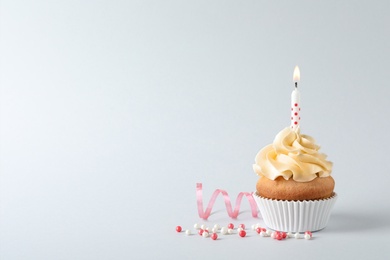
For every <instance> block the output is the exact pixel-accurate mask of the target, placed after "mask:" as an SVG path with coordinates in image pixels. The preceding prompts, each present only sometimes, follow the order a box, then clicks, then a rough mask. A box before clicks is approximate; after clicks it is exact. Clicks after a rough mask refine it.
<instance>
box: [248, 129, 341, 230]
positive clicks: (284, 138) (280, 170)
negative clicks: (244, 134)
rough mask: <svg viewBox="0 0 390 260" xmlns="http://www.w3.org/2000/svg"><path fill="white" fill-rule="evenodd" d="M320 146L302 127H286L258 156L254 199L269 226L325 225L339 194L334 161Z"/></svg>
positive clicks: (312, 227) (306, 227)
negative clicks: (333, 175) (301, 129)
mask: <svg viewBox="0 0 390 260" xmlns="http://www.w3.org/2000/svg"><path fill="white" fill-rule="evenodd" d="M319 149H320V146H318V145H317V144H316V143H315V140H314V139H313V138H312V137H310V136H308V135H303V134H300V129H299V127H297V128H285V129H283V130H282V131H280V132H279V133H278V134H277V135H276V137H275V140H274V142H273V143H272V144H270V145H267V146H266V147H264V148H263V149H261V150H260V151H259V153H258V154H257V155H256V158H255V164H254V165H253V169H254V171H255V173H256V174H257V175H258V176H259V180H258V182H257V184H256V193H255V194H254V198H255V200H256V202H257V205H258V207H259V209H260V212H261V215H262V217H263V219H264V222H265V224H266V225H267V226H268V227H269V228H271V229H274V230H278V231H285V232H305V231H318V230H321V229H323V228H325V227H326V225H327V223H328V220H329V216H330V212H331V209H332V207H333V205H334V203H335V201H336V199H337V195H336V193H334V186H335V182H334V179H333V178H332V176H331V172H332V166H333V164H332V162H330V161H328V160H327V156H326V155H325V154H323V153H320V152H319Z"/></svg>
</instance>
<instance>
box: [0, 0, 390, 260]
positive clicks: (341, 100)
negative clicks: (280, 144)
mask: <svg viewBox="0 0 390 260" xmlns="http://www.w3.org/2000/svg"><path fill="white" fill-rule="evenodd" d="M389 12H390V2H389V1H333V0H331V1H316V2H313V1H219V0H218V1H119V0H110V1H106V0H102V1H43V0H37V1H18V0H13V1H8V0H4V1H1V2H0V259H1V260H16V259H17V260H19V259H39V260H44V259H72V260H75V259H77V260H78V259H94V260H98V259H234V258H245V259H282V258H285V259H286V258H293V257H294V258H297V259H298V258H299V259H389V258H390V246H389V242H390V238H389V237H390V222H389V219H390V203H389V201H388V200H389V197H390V192H389V184H390V177H389V176H390V174H389V173H388V171H389V170H388V169H389V162H390V160H389V152H388V151H389V147H390V141H389V129H390V127H389V126H390V123H389V118H390V102H389V96H390V84H389V82H390V76H389V75H390V74H389V71H390V49H389V46H390V31H389V29H388V25H389V24H390V18H389V15H388V14H389ZM295 65H299V66H300V69H301V82H300V85H299V89H300V91H301V100H302V102H301V104H302V105H301V107H302V120H301V132H302V133H304V134H309V135H311V136H313V137H314V138H316V140H317V142H318V143H319V144H320V145H321V151H322V152H324V153H326V154H327V155H328V158H329V160H331V161H332V162H333V163H334V168H333V172H332V176H333V177H334V179H335V180H336V189H335V190H336V192H337V193H338V194H339V199H338V201H337V203H336V205H335V207H334V209H333V213H332V216H331V218H330V221H329V223H328V226H327V228H325V229H324V230H322V231H320V232H317V233H315V234H314V238H313V239H312V240H308V241H307V240H295V239H289V240H283V241H276V240H273V239H270V238H262V237H259V236H257V235H255V234H254V232H253V231H248V236H247V237H245V238H240V237H238V236H237V235H234V234H233V235H230V236H220V238H219V239H218V240H216V241H212V240H211V239H209V238H204V239H203V238H201V237H199V236H198V235H195V234H194V235H192V236H188V237H187V236H185V234H184V233H176V232H175V227H176V226H177V225H181V226H183V228H185V229H187V228H192V226H193V225H194V223H201V224H205V225H208V226H211V225H213V224H215V223H218V224H220V225H227V223H229V222H233V223H235V224H240V223H244V224H246V225H247V226H250V225H252V224H254V223H257V222H259V223H261V224H263V222H262V220H261V219H260V218H258V219H255V218H253V217H252V216H251V213H250V207H249V204H248V202H247V201H246V199H245V198H244V199H243V204H242V207H241V213H240V215H239V216H238V219H236V220H232V219H230V218H229V217H228V215H227V213H226V211H225V206H224V203H223V200H222V198H221V197H220V198H218V199H217V202H216V205H215V208H214V209H213V213H212V215H211V216H210V217H209V219H208V221H203V220H201V219H200V218H199V216H198V214H197V208H196V197H195V185H196V183H197V182H202V183H203V189H204V203H205V204H206V203H208V200H209V199H210V196H211V194H212V192H213V191H214V190H215V189H217V188H220V189H224V190H226V191H227V192H228V193H229V196H230V198H231V199H232V200H233V204H235V198H236V196H237V194H238V193H239V192H241V191H247V192H251V191H254V189H255V185H256V181H257V176H256V175H255V174H254V173H253V170H252V164H253V162H254V157H255V155H256V153H257V152H258V150H259V149H260V148H262V147H264V146H265V145H267V144H269V143H271V142H272V140H273V138H274V137H275V135H276V133H277V132H278V131H280V130H281V129H283V128H284V127H286V126H288V124H289V123H290V122H289V109H290V108H289V106H290V94H291V91H292V89H293V83H292V73H293V68H294V66H295Z"/></svg>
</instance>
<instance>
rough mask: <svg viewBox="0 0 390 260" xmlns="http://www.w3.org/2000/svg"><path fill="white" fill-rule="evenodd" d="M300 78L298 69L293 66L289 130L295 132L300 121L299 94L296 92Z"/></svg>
mask: <svg viewBox="0 0 390 260" xmlns="http://www.w3.org/2000/svg"><path fill="white" fill-rule="evenodd" d="M300 78H301V73H300V71H299V67H298V66H295V69H294V75H293V81H294V83H295V89H294V90H293V92H292V93H291V129H293V130H296V129H297V128H298V127H299V121H300V120H301V115H300V113H301V104H300V101H301V100H300V94H299V91H298V82H299V79H300Z"/></svg>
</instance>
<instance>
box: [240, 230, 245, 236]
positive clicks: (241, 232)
mask: <svg viewBox="0 0 390 260" xmlns="http://www.w3.org/2000/svg"><path fill="white" fill-rule="evenodd" d="M238 235H239V236H240V237H245V236H246V232H245V230H241V231H240V232H238Z"/></svg>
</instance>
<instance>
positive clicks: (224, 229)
mask: <svg viewBox="0 0 390 260" xmlns="http://www.w3.org/2000/svg"><path fill="white" fill-rule="evenodd" d="M227 232H228V228H227V227H223V228H221V234H222V235H226V234H227Z"/></svg>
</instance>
